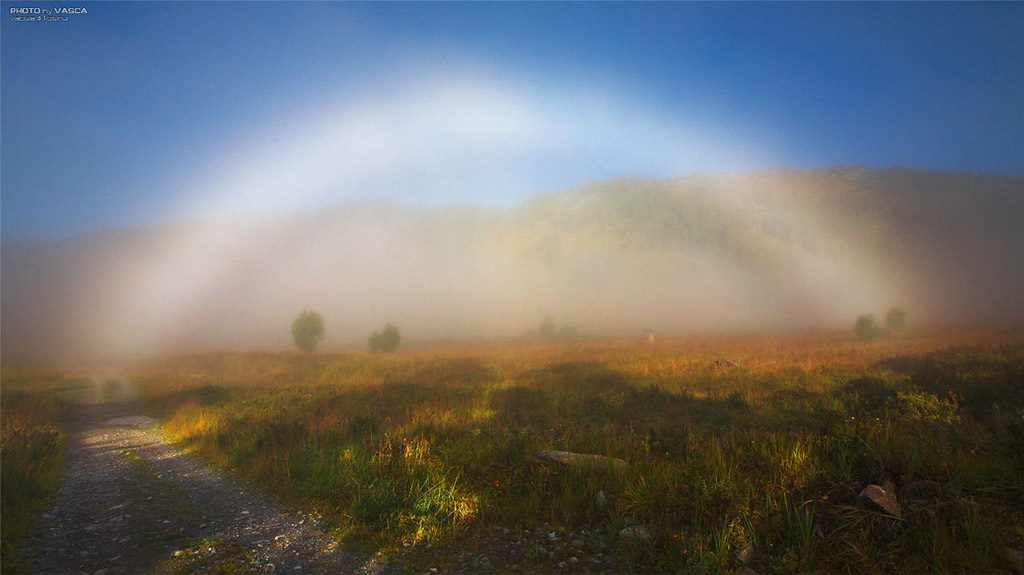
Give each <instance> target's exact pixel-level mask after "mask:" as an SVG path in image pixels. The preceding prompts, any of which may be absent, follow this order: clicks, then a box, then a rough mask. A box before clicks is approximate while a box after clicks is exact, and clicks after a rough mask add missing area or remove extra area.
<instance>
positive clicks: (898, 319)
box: [885, 307, 907, 331]
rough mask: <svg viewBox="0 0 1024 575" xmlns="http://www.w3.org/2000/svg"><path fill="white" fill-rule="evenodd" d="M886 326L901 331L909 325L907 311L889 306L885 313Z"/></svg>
mask: <svg viewBox="0 0 1024 575" xmlns="http://www.w3.org/2000/svg"><path fill="white" fill-rule="evenodd" d="M885 327H887V328H889V329H891V330H892V331H901V330H903V328H905V327H907V312H905V311H903V310H902V309H901V308H898V307H894V308H889V311H888V312H886V314H885Z"/></svg>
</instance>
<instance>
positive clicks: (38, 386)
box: [0, 367, 86, 573]
mask: <svg viewBox="0 0 1024 575" xmlns="http://www.w3.org/2000/svg"><path fill="white" fill-rule="evenodd" d="M2 377H3V386H2V389H0V510H2V511H0V512H2V514H3V515H2V518H0V541H2V544H0V572H3V573H22V572H26V571H27V570H28V565H27V564H25V563H24V558H23V557H21V556H20V553H19V550H20V547H19V544H20V542H21V539H22V537H24V535H25V534H26V532H28V530H29V529H31V528H32V527H33V526H35V525H36V519H37V516H38V514H39V513H40V512H41V510H42V505H43V504H44V503H45V502H46V501H47V500H49V499H50V498H51V497H52V496H53V495H54V494H55V493H56V492H57V489H58V488H59V487H60V478H61V474H62V473H63V472H64V456H65V453H66V448H65V444H64V440H65V435H64V431H63V429H62V423H63V422H64V418H65V416H66V415H67V413H68V410H69V409H70V408H71V407H72V406H73V405H74V404H75V402H76V401H77V399H78V395H79V394H80V393H81V392H82V391H83V390H84V389H85V388H86V385H85V383H84V382H83V381H82V380H81V379H80V378H74V377H68V376H65V375H61V374H58V373H54V372H50V371H41V370H36V369H21V368H8V367H4V369H3V375H2Z"/></svg>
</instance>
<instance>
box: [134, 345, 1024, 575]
mask: <svg viewBox="0 0 1024 575" xmlns="http://www.w3.org/2000/svg"><path fill="white" fill-rule="evenodd" d="M723 358H728V359H731V360H735V362H734V363H733V364H729V363H723V362H719V363H716V362H715V360H717V359H723ZM1022 370H1024V334H1021V333H1019V332H1008V333H990V334H985V333H969V334H962V333H961V334H927V335H921V336H905V337H901V338H897V339H893V340H886V341H876V342H869V343H860V342H855V341H852V339H851V338H847V337H839V336H822V337H817V338H810V337H802V338H788V339H785V338H759V339H733V340H730V339H712V340H680V341H675V342H668V343H659V344H658V345H657V346H654V347H651V346H647V345H640V344H637V343H635V342H617V343H616V342H609V343H594V342H583V343H573V344H552V345H529V346H527V345H524V346H515V345H506V346H489V347H473V348H463V349H443V350H426V349H424V350H414V351H411V352H404V353H399V354H396V355H388V356H382V355H364V354H322V355H315V356H308V355H299V354H221V355H196V356H186V357H178V358H172V359H168V360H164V361H161V362H157V363H152V364H150V365H148V366H147V367H146V368H145V369H144V370H143V371H142V372H141V379H142V381H143V383H144V385H143V388H144V389H145V392H146V393H147V397H148V400H149V401H150V403H151V407H152V408H153V409H157V410H159V411H161V412H162V413H163V414H164V416H165V422H164V429H165V430H166V431H167V432H168V433H169V434H170V435H171V436H172V437H173V438H174V439H175V440H176V441H178V442H179V443H180V444H181V445H183V446H185V447H186V448H188V449H191V450H193V451H195V452H197V453H199V454H201V455H202V456H203V457H205V458H207V459H208V460H210V461H211V462H213V463H215V464H217V465H219V466H222V467H224V468H227V469H231V470H233V471H234V472H235V473H237V474H238V475H239V476H242V477H244V478H247V479H251V480H253V481H255V482H257V483H258V484H260V485H261V486H263V487H264V488H266V489H268V490H271V491H272V492H274V493H276V494H278V495H279V496H280V497H282V498H284V499H286V500H291V501H293V502H295V503H297V504H301V505H304V506H310V507H314V508H315V509H317V510H318V511H319V512H320V513H321V514H322V515H323V516H324V517H325V518H326V519H327V520H328V521H329V522H330V523H332V524H333V525H334V526H335V528H336V533H337V535H338V536H339V537H342V538H346V539H348V540H350V541H361V542H363V543H365V544H371V545H374V546H380V547H383V548H385V549H387V548H391V547H399V546H400V544H401V543H408V544H413V545H415V544H417V543H420V542H424V543H436V542H441V541H446V540H451V539H453V538H456V537H459V536H460V535H461V534H463V533H465V532H467V529H468V530H470V532H471V531H472V528H473V527H474V526H494V525H496V526H502V527H509V528H512V529H515V528H522V529H525V528H532V527H531V526H536V525H538V524H542V523H550V524H555V525H560V526H562V527H564V528H566V529H585V528H594V527H596V526H599V525H603V526H604V527H605V528H606V531H607V532H611V533H614V532H617V531H616V530H617V529H620V528H622V527H624V526H626V525H631V524H635V523H639V524H642V525H644V526H646V527H647V528H648V529H649V530H650V532H651V534H652V536H653V539H652V541H651V543H650V545H649V546H648V547H646V548H644V549H643V550H642V553H640V554H639V555H637V554H636V553H634V552H633V551H635V550H632V551H631V550H630V549H627V548H625V547H620V546H622V545H625V543H621V542H618V541H612V542H611V545H612V546H613V549H612V551H613V553H618V554H620V555H621V556H623V557H625V558H626V559H624V560H625V561H628V563H623V564H621V565H620V567H621V568H629V569H642V570H656V571H676V570H686V569H710V570H713V571H714V570H730V569H733V568H734V567H735V559H734V557H735V552H736V551H737V550H738V549H741V548H743V547H745V546H748V545H753V546H754V547H755V548H756V549H757V550H758V553H757V555H756V559H755V562H754V563H753V566H754V568H755V569H757V570H758V571H761V570H765V571H787V572H793V571H800V572H804V571H854V572H865V571H870V572H877V571H908V572H920V571H931V570H944V571H951V570H961V571H976V570H979V569H981V570H1001V569H1008V568H1010V566H1009V565H1008V563H1007V562H1006V561H1007V560H1006V557H1005V554H1000V553H999V552H997V551H998V550H999V549H1001V548H1002V547H1001V546H1003V545H1009V546H1017V547H1020V546H1021V545H1022V542H1024V508H1022V504H1021V501H1022V500H1024V485H1022V482H1021V478H1022V475H1024V474H1022V472H1021V471H1020V469H1021V463H1022V460H1021V458H1022V455H1021V453H1024V421H1022V417H1024V384H1022V381H1024V377H1022V376H1024V372H1022ZM549 449H557V450H569V451H577V452H586V453H597V454H601V455H606V456H610V457H616V458H621V459H624V460H626V461H627V462H628V463H629V464H630V467H629V469H628V470H626V471H616V470H615V469H613V468H612V467H611V466H609V467H608V468H601V467H600V466H597V467H590V468H584V469H563V468H559V467H553V466H551V465H547V464H544V463H541V462H540V461H537V460H535V459H534V458H533V457H532V454H533V453H535V452H536V451H540V450H549ZM884 480H891V481H893V482H895V483H896V485H897V488H898V495H899V497H900V500H901V503H903V505H904V514H903V517H902V518H900V519H894V518H891V517H888V516H885V515H884V514H882V513H880V512H875V511H872V510H870V509H867V508H864V507H861V506H859V505H858V504H857V501H856V500H857V495H858V493H859V491H860V490H861V489H862V488H863V487H864V486H866V485H867V484H868V483H881V482H882V481H884ZM598 492H600V493H601V494H602V497H603V499H602V498H598V497H597V494H598ZM953 542H956V543H955V544H954V543H953ZM637 558H639V559H637ZM637 560H639V563H637V562H635V561H637Z"/></svg>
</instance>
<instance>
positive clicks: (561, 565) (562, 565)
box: [558, 561, 569, 569]
mask: <svg viewBox="0 0 1024 575" xmlns="http://www.w3.org/2000/svg"><path fill="white" fill-rule="evenodd" d="M558 568H559V569H568V568H569V564H568V563H566V562H565V561H559V562H558Z"/></svg>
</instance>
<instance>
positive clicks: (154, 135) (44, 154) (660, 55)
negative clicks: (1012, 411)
mask: <svg viewBox="0 0 1024 575" xmlns="http://www.w3.org/2000/svg"><path fill="white" fill-rule="evenodd" d="M58 6H66V4H55V3H50V2H3V3H2V14H3V20H2V25H0V26H2V28H0V31H2V51H0V58H2V67H0V75H2V77H0V125H2V130H0V132H2V136H0V158H2V162H0V201H2V204H0V214H2V240H3V241H4V242H26V241H50V240H60V239H65V238H70V237H74V236H76V235H78V234H82V233H87V232H91V231H96V230H102V229H109V228H123V227H133V226H144V225H150V224H154V223H159V222H165V221H176V220H183V219H193V218H209V217H220V216H224V215H229V214H238V213H252V212H271V213H275V212H278V213H279V212H294V211H301V210H310V209H316V208H319V207H322V206H333V205H341V204H350V203H358V202H364V201H370V200H385V201H389V202H394V203H397V204H402V205H408V206H414V207H419V206H441V205H449V204H475V205H485V206H495V207H509V206H513V205H516V204H517V203H518V202H520V201H522V200H524V199H526V198H528V197H531V196H533V195H536V194H539V193H545V192H556V191H560V190H565V189H569V188H572V187H575V186H580V185H583V184H586V183H589V182H593V181H599V180H607V179H611V178H616V177H647V178H662V177H675V176H680V175H685V174H689V173H693V172H711V173H719V172H748V171H754V170H762V169H771V168H791V169H814V168H822V167H829V166H835V165H865V166H869V167H879V168H880V167H887V166H897V165H899V166H907V167H913V168H919V169H926V170H947V171H956V172H963V171H974V172H987V173H999V174H1013V175H1020V174H1024V106H1021V94H1024V3H1020V2H1007V3H955V2H949V3H947V2H937V3H917V2H914V3H873V2H872V3H688V2H678V3H639V2H637V3H632V2H631V3H616V2H609V3H589V2H573V3H548V2H538V3H501V2H495V3H490V2H487V3H472V2H468V3H462V2H457V3H433V2H422V3H401V2H395V3H392V2H380V3H374V2H370V3H355V2H311V3H306V2H244V1H242V2H212V3H208V2H89V3H82V6H84V7H85V8H86V9H87V11H88V13H87V14H78V15H68V16H67V17H66V18H67V20H66V21H63V20H61V21H53V22H25V21H15V19H16V18H17V17H21V16H27V17H32V16H34V15H35V14H33V13H32V12H33V11H32V10H29V12H28V13H27V14H22V13H20V12H18V11H15V13H12V11H11V9H12V8H30V9H33V8H39V9H40V11H43V10H52V9H54V8H56V7H58ZM22 12H24V11H22Z"/></svg>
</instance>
